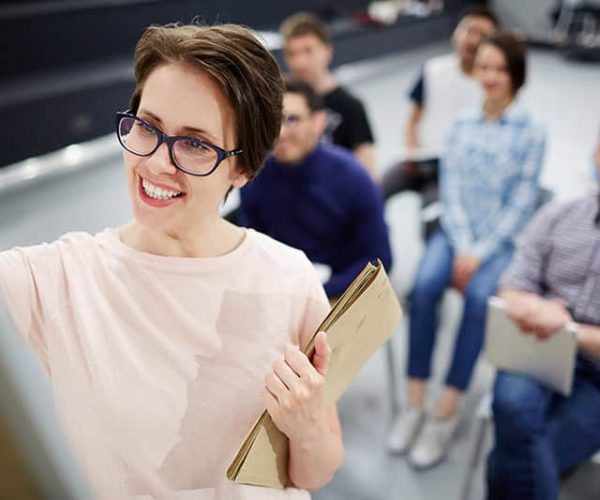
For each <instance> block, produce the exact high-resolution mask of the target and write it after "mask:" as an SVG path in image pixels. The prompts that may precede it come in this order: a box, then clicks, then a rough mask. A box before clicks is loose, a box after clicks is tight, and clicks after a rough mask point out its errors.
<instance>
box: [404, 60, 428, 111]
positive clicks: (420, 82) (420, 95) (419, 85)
mask: <svg viewBox="0 0 600 500" xmlns="http://www.w3.org/2000/svg"><path fill="white" fill-rule="evenodd" d="M408 97H409V98H410V100H411V101H412V102H413V103H415V104H417V105H419V106H423V103H424V102H425V71H424V70H423V68H421V71H420V72H419V76H418V77H417V79H416V80H415V82H414V83H413V86H412V88H411V90H410V92H409V93H408Z"/></svg>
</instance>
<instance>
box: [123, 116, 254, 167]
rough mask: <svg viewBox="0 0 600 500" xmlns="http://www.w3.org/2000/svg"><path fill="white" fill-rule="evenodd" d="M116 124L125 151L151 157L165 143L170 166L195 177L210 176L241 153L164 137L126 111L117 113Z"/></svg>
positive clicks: (182, 137)
mask: <svg viewBox="0 0 600 500" xmlns="http://www.w3.org/2000/svg"><path fill="white" fill-rule="evenodd" d="M116 125H117V137H118V138H119V143H120V144H121V146H123V148H124V149H125V150H127V151H129V152H130V153H133V154H134V155H137V156H150V155H152V154H154V152H155V151H156V150H157V149H158V148H159V146H160V145H161V144H162V143H163V142H164V143H166V145H167V147H168V148H169V155H170V157H171V161H172V162H173V165H175V167H177V168H178V169H179V170H181V171H182V172H185V173H186V174H189V175H195V176H198V177H206V176H207V175H210V174H212V173H213V172H214V171H215V170H216V169H217V167H218V166H219V164H220V163H221V162H222V161H223V160H226V159H227V158H230V157H232V156H237V155H239V154H241V153H242V152H243V150H242V149H232V150H230V151H226V150H224V149H221V148H220V147H218V146H215V145H214V144H211V143H210V142H206V141H203V140H201V139H197V138H196V137H186V136H171V135H166V134H164V133H163V132H162V131H160V130H159V129H158V128H156V127H155V126H154V125H152V124H151V123H149V122H147V121H146V120H142V119H141V118H138V117H137V116H135V115H134V114H132V113H130V112H129V111H126V112H119V113H117V120H116Z"/></svg>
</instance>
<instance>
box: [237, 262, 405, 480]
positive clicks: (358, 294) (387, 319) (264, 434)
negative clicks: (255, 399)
mask: <svg viewBox="0 0 600 500" xmlns="http://www.w3.org/2000/svg"><path fill="white" fill-rule="evenodd" d="M401 316H402V310H401V308H400V304H399V303H398V299H397V297H396V294H395V293H394V290H393V289H392V286H391V284H390V282H389V280H388V277H387V275H386V273H385V269H384V268H383V265H382V263H381V261H377V262H375V263H372V264H368V265H367V266H366V267H365V269H364V270H363V271H362V272H361V273H360V274H359V275H358V277H357V278H356V279H355V280H354V281H353V282H352V283H351V284H350V286H349V287H348V289H347V290H346V291H345V292H344V294H343V295H342V296H341V297H340V299H339V300H338V302H337V303H336V304H335V306H334V307H333V309H332V310H331V312H330V313H329V315H328V316H327V317H326V318H325V320H324V321H323V323H322V324H321V326H319V328H318V329H317V331H316V332H315V333H314V335H313V337H312V339H311V340H310V342H309V343H308V345H307V346H306V348H305V349H304V353H305V354H306V355H307V356H308V358H309V359H312V356H313V354H314V341H315V336H316V334H317V332H320V331H324V332H327V340H328V342H329V345H330V346H331V349H332V354H331V361H330V364H329V370H328V374H327V382H326V390H325V403H326V405H328V406H333V405H334V404H335V402H336V401H337V400H338V399H339V397H340V396H341V395H342V393H343V392H344V391H345V390H346V388H347V387H348V386H349V385H350V383H351V382H352V380H354V378H355V377H356V375H357V374H358V372H359V370H360V369H361V368H362V366H363V365H364V364H365V363H366V362H367V360H368V359H369V358H370V357H371V356H372V355H373V354H374V353H375V351H376V350H377V349H378V348H379V347H380V346H381V345H382V344H384V343H385V341H386V340H388V339H389V338H390V337H391V336H392V335H393V333H394V331H395V330H396V327H397V326H398V323H399V321H400V318H401ZM287 470H288V440H287V437H286V436H285V435H284V434H283V433H282V432H280V431H279V430H278V429H277V428H276V427H275V424H274V423H273V421H272V420H271V418H270V416H269V414H268V413H267V412H266V411H265V412H264V413H263V414H262V416H261V417H260V419H259V420H258V422H257V423H256V424H255V425H254V427H253V428H252V430H251V431H250V434H249V435H248V437H247V438H246V440H245V441H244V443H243V444H242V446H241V448H240V450H239V451H238V453H237V455H236V457H235V458H234V460H233V462H232V463H231V465H230V466H229V469H228V470H227V477H228V478H229V479H231V480H232V481H235V482H238V483H244V484H252V485H256V486H267V487H271V488H284V487H285V486H286V485H287V484H288V477H287Z"/></svg>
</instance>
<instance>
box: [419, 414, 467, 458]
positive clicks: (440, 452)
mask: <svg viewBox="0 0 600 500" xmlns="http://www.w3.org/2000/svg"><path fill="white" fill-rule="evenodd" d="M459 421H460V415H459V414H458V413H457V414H456V415H455V416H453V417H451V418H447V419H440V418H436V417H433V416H432V417H430V418H428V419H427V421H426V422H425V425H424V426H423V430H422V431H421V433H420V434H419V437H418V439H417V441H416V442H415V444H414V446H413V448H412V450H411V452H410V456H409V461H410V463H411V465H412V466H413V467H415V468H417V469H427V468H429V467H433V466H434V465H437V464H438V463H439V462H441V461H442V460H443V459H444V458H445V457H446V454H447V453H448V449H449V448H450V444H451V442H452V438H453V437H454V433H455V432H456V429H457V427H458V423H459Z"/></svg>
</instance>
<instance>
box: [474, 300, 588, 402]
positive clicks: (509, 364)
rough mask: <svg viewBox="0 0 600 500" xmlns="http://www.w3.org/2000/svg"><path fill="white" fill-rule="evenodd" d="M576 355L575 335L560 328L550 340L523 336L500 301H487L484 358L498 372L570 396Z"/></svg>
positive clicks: (566, 329) (567, 329) (502, 301)
mask: <svg viewBox="0 0 600 500" xmlns="http://www.w3.org/2000/svg"><path fill="white" fill-rule="evenodd" d="M576 354H577V340H576V338H575V332H574V331H572V330H570V329H569V328H567V327H563V328H561V329H560V330H559V331H557V332H556V333H554V334H553V335H552V336H551V337H550V338H549V339H547V340H538V339H537V338H536V337H535V336H533V335H526V334H524V333H523V332H522V331H521V330H520V329H519V327H518V326H517V325H516V323H515V322H514V321H513V320H512V319H510V318H509V316H508V314H507V313H506V303H505V301H504V300H502V299H500V298H498V297H490V299H489V300H488V315H487V325H486V333H485V347H484V356H485V357H486V358H487V359H489V360H490V361H491V363H492V364H494V365H495V366H496V367H497V368H500V369H502V370H507V371H513V372H517V373H522V374H524V375H529V376H530V377H533V378H535V379H537V380H539V381H540V382H542V383H543V384H545V385H547V386H548V387H550V388H552V389H554V390H555V391H557V392H559V393H561V394H563V395H565V396H568V395H569V394H570V393H571V386H572V384H573V371H574V368H575V357H576Z"/></svg>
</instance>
